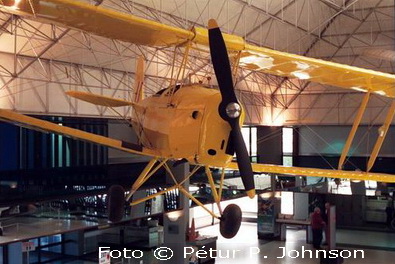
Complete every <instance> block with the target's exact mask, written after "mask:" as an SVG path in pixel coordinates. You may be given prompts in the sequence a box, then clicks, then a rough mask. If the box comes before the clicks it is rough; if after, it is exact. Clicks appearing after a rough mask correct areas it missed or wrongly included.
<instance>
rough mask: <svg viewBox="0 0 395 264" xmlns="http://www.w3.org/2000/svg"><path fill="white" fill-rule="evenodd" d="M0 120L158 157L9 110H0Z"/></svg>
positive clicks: (98, 136) (130, 144)
mask: <svg viewBox="0 0 395 264" xmlns="http://www.w3.org/2000/svg"><path fill="white" fill-rule="evenodd" d="M0 120H1V121H5V122H8V123H12V124H15V125H18V126H21V127H26V128H29V129H33V130H38V131H41V132H51V133H56V134H60V135H64V136H67V137H70V138H74V139H79V140H83V141H88V142H91V143H95V144H99V145H103V146H106V147H110V148H114V149H118V150H122V151H126V152H129V153H133V154H141V155H146V156H159V155H158V153H156V152H154V151H153V150H151V149H147V148H144V147H141V146H139V145H136V144H133V143H130V142H126V141H123V140H118V139H112V138H108V137H104V136H100V135H96V134H93V133H88V132H85V131H81V130H78V129H74V128H70V127H65V126H60V125H57V124H55V123H52V122H48V121H44V120H41V119H38V118H34V117H30V116H26V115H22V114H18V113H16V112H13V111H10V110H4V109H0Z"/></svg>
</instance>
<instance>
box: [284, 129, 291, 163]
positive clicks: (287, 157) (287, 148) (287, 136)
mask: <svg viewBox="0 0 395 264" xmlns="http://www.w3.org/2000/svg"><path fill="white" fill-rule="evenodd" d="M292 154H293V128H292V127H284V128H283V165H284V166H292V165H293V162H292Z"/></svg>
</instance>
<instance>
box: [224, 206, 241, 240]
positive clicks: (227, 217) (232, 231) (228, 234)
mask: <svg viewBox="0 0 395 264" xmlns="http://www.w3.org/2000/svg"><path fill="white" fill-rule="evenodd" d="M241 218H242V213H241V209H240V207H239V206H237V205H235V204H230V205H228V206H227V207H226V208H225V210H224V212H223V213H222V216H221V219H220V223H219V231H220V233H221V235H222V236H223V237H224V238H232V237H234V236H235V235H236V234H237V232H238V231H239V229H240V225H241Z"/></svg>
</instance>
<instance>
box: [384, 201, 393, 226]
mask: <svg viewBox="0 0 395 264" xmlns="http://www.w3.org/2000/svg"><path fill="white" fill-rule="evenodd" d="M386 196H387V207H386V208H385V213H386V214H387V226H388V227H389V228H391V222H392V216H393V214H394V200H393V199H394V197H391V196H390V195H389V194H388V195H386Z"/></svg>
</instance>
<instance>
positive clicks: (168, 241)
mask: <svg viewBox="0 0 395 264" xmlns="http://www.w3.org/2000/svg"><path fill="white" fill-rule="evenodd" d="M170 168H171V170H172V172H173V175H174V177H175V178H176V180H177V182H181V181H182V180H183V179H184V178H185V177H186V176H187V175H188V173H189V164H188V163H183V164H180V165H178V166H177V167H175V168H173V167H172V166H171V165H170ZM166 182H167V183H169V184H174V182H173V179H172V178H171V177H169V175H167V178H166ZM183 187H184V188H185V189H186V190H189V180H188V181H186V182H185V183H184V184H183ZM178 202H179V205H180V210H177V211H175V212H170V213H166V214H165V215H164V217H163V225H164V246H165V247H168V248H171V249H172V250H173V253H174V255H173V257H172V258H171V259H170V260H168V261H166V262H165V263H180V264H182V263H188V259H184V255H183V253H184V248H185V247H186V232H187V229H188V221H189V199H188V197H186V196H185V195H183V194H182V193H181V192H180V196H179V201H178Z"/></svg>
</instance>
